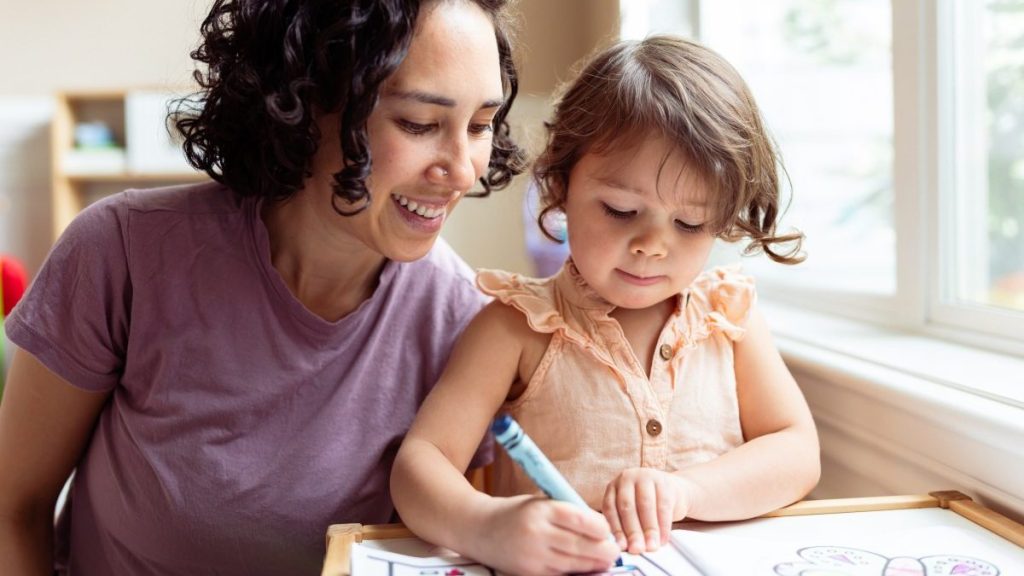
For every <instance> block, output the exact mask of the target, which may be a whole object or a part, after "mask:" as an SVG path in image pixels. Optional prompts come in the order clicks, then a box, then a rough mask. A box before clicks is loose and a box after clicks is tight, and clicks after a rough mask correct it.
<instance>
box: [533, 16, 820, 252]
mask: <svg viewBox="0 0 1024 576" xmlns="http://www.w3.org/2000/svg"><path fill="white" fill-rule="evenodd" d="M547 128H548V143H547V147H546V149H545V150H544V152H543V153H542V154H541V155H540V157H539V158H538V159H537V162H536V164H535V165H534V178H535V179H536V180H537V183H538V185H539V187H540V194H541V202H542V204H543V206H544V209H543V210H542V211H541V213H540V215H539V217H538V219H537V221H538V223H539V224H540V226H541V229H542V230H543V231H544V233H545V234H547V235H548V236H549V237H551V238H552V239H555V238H554V236H552V235H551V233H550V232H549V231H548V230H547V228H546V227H545V226H544V222H545V218H546V216H547V215H548V214H549V213H550V212H552V211H555V210H563V209H564V206H565V201H566V194H567V192H568V190H569V174H570V173H571V172H572V169H573V167H574V166H575V165H576V163H577V162H578V161H579V160H580V158H582V157H583V156H584V155H585V154H587V153H596V154H601V153H604V152H607V151H610V150H612V149H615V148H617V147H627V146H630V145H633V144H635V142H636V141H637V139H639V138H645V137H650V136H651V135H663V136H665V137H666V138H667V139H668V140H669V141H671V142H675V143H676V145H677V146H678V148H679V150H680V151H682V152H683V153H685V154H686V156H687V157H688V158H689V160H690V161H691V162H692V163H693V165H694V166H695V167H696V168H697V170H698V171H699V172H700V173H701V174H702V175H703V176H704V178H705V180H706V181H707V182H708V183H709V184H710V186H711V190H710V191H709V192H710V195H709V208H710V209H711V214H712V218H711V219H710V220H709V221H708V223H707V225H708V226H709V229H710V230H711V231H712V233H713V234H715V235H716V236H717V237H719V238H722V239H723V240H726V241H729V242H735V241H738V240H741V239H743V238H749V239H750V243H749V244H748V245H747V247H746V248H745V250H744V254H757V253H760V252H762V251H763V252H764V253H765V254H767V255H768V257H770V258H771V259H772V260H774V261H776V262H781V263H784V264H796V263H798V262H801V261H803V260H804V258H805V256H804V254H803V253H802V252H801V250H800V247H801V244H802V242H803V237H804V235H803V233H801V232H799V231H793V232H790V233H787V234H777V233H776V231H775V227H776V224H777V219H778V217H779V216H780V209H779V171H780V170H782V171H783V173H784V168H782V164H781V160H780V158H779V155H778V152H777V151H776V148H775V145H774V143H773V141H772V139H771V137H770V136H769V135H768V134H767V131H766V130H765V127H764V122H763V120H762V119H761V114H760V111H759V110H758V107H757V104H756V103H755V102H754V98H753V96H752V95H751V93H750V89H749V88H748V87H747V85H746V82H744V81H743V79H742V78H741V77H740V75H739V74H738V73H737V72H736V70H735V69H734V68H733V67H732V66H731V65H730V64H729V63H728V62H726V61H725V60H724V59H723V58H722V57H721V56H719V55H718V54H716V53H715V52H713V51H712V50H710V49H708V48H706V47H704V46H702V45H700V44H698V43H696V42H693V41H690V40H686V39H683V38H678V37H674V36H668V35H658V36H651V37H648V38H646V39H644V40H642V41H623V42H618V43H616V44H614V45H613V46H611V47H609V48H606V49H605V50H602V51H600V52H598V53H597V54H595V55H594V56H592V57H591V58H590V59H589V60H588V61H586V62H585V63H584V65H583V68H582V70H581V71H580V72H579V74H578V75H577V76H576V79H575V80H574V81H572V82H571V83H570V84H568V85H567V86H566V87H565V88H564V89H563V92H562V94H561V96H560V97H559V99H558V101H557V103H556V105H555V111H554V117H553V119H552V120H551V122H548V123H547ZM556 240H557V239H556Z"/></svg>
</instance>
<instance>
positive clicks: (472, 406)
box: [391, 302, 618, 574]
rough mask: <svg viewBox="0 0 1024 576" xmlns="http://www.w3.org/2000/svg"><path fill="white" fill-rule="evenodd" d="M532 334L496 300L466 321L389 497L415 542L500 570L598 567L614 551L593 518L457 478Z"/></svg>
mask: <svg viewBox="0 0 1024 576" xmlns="http://www.w3.org/2000/svg"><path fill="white" fill-rule="evenodd" d="M531 337H535V335H534V334H533V333H532V331H531V330H530V328H529V326H528V325H527V324H526V319H525V317H524V316H523V315H522V314H521V313H519V312H518V311H516V310H513V309H512V308H510V307H508V306H505V305H504V304H501V303H499V302H493V303H491V304H490V305H488V306H487V307H486V308H484V310H483V311H481V313H480V314H479V315H478V316H477V317H476V318H475V319H474V320H473V321H472V322H471V323H470V324H469V326H468V327H467V328H466V331H465V332H464V333H463V334H462V336H461V338H460V339H459V342H458V344H456V346H455V349H454V351H453V352H452V356H451V358H450V359H449V362H448V366H447V368H446V369H445V372H444V374H442V376H441V379H440V381H439V382H438V383H437V385H436V386H435V387H434V389H433V391H432V392H431V393H430V395H429V396H428V397H427V399H426V400H425V401H424V403H423V406H422V407H421V409H420V411H419V413H418V414H417V416H416V420H415V421H414V422H413V425H412V428H411V429H410V430H409V434H408V435H407V436H406V438H405V441H404V442H403V443H402V447H401V449H400V450H399V452H398V456H397V457H396V459H395V464H394V469H393V471H392V475H391V492H392V498H393V499H394V502H395V507H396V508H397V509H398V512H399V514H400V516H401V518H402V521H403V522H404V523H405V524H406V525H407V526H408V527H409V528H410V529H411V530H412V531H414V532H416V533H417V534H418V535H419V536H421V537H422V538H424V539H426V540H429V541H431V542H433V543H435V544H439V545H441V546H444V547H447V548H450V549H452V550H455V551H457V552H460V553H462V554H464V555H466V556H469V557H472V558H475V559H476V560H478V561H480V562H484V563H486V564H488V565H490V566H493V567H495V568H498V569H499V570H502V571H505V572H511V573H516V574H538V573H553V572H558V573H565V572H592V571H597V570H602V569H605V568H607V567H608V566H610V565H611V562H612V561H614V559H615V557H616V555H617V554H618V550H617V549H616V547H615V546H614V545H612V544H611V542H610V541H608V540H606V538H607V536H608V525H607V523H606V522H605V521H604V519H603V518H602V517H601V516H600V515H599V514H597V513H596V512H593V511H591V510H583V509H580V508H577V507H575V506H573V505H571V504H566V503H563V502H554V501H551V500H548V499H546V498H535V497H530V496H517V497H513V498H496V497H491V496H488V495H487V494H483V493H481V492H477V491H476V490H474V489H473V487H472V486H471V485H470V483H469V482H468V481H467V480H466V478H465V477H464V476H463V472H464V471H465V469H466V467H467V466H468V465H469V462H470V460H471V459H472V457H473V454H474V452H475V451H476V448H477V446H478V445H479V443H480V439H481V438H483V437H484V434H485V433H486V431H487V429H488V427H489V425H490V423H491V420H492V419H493V418H494V415H495V412H496V411H497V410H498V409H499V408H500V407H501V404H502V402H504V401H505V398H506V397H507V395H508V392H509V388H510V386H511V385H512V384H513V383H514V382H515V381H516V380H517V379H518V377H519V364H520V360H521V356H522V352H523V343H524V342H527V341H528V340H529V339H530V338H531ZM496 449H498V448H496Z"/></svg>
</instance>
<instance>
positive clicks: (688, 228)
mask: <svg viewBox="0 0 1024 576" xmlns="http://www.w3.org/2000/svg"><path fill="white" fill-rule="evenodd" d="M676 228H679V229H680V230H682V231H683V232H689V233H691V234H693V233H696V232H700V231H701V230H703V229H704V225H703V224H687V223H686V222H683V221H682V220H676Z"/></svg>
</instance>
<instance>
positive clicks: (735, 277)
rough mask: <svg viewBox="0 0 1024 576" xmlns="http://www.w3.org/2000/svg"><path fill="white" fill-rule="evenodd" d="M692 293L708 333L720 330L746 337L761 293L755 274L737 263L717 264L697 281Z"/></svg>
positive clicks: (736, 338)
mask: <svg viewBox="0 0 1024 576" xmlns="http://www.w3.org/2000/svg"><path fill="white" fill-rule="evenodd" d="M691 295H692V297H693V300H694V304H695V307H696V308H697V314H698V315H701V316H703V323H702V324H703V326H704V327H705V328H706V330H704V333H705V334H704V335H705V336H706V335H708V334H711V333H713V332H716V331H720V332H722V333H723V334H725V336H726V337H728V338H729V339H730V340H740V339H742V338H743V336H744V335H745V334H746V323H747V319H748V318H749V317H750V309H751V307H752V306H753V305H754V302H755V299H756V295H757V293H756V290H755V289H754V279H753V278H752V277H750V276H747V275H745V274H741V273H740V271H739V267H737V266H729V267H726V266H723V267H718V268H713V269H711V270H709V271H707V272H705V273H704V274H702V275H701V276H700V277H699V278H698V279H697V280H696V281H695V282H694V284H693V286H692V287H691Z"/></svg>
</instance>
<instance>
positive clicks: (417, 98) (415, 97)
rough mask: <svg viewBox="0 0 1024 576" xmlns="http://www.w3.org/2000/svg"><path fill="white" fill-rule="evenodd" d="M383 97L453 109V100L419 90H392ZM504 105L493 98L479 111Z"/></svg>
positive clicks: (500, 100) (498, 99) (500, 99)
mask: <svg viewBox="0 0 1024 576" xmlns="http://www.w3.org/2000/svg"><path fill="white" fill-rule="evenodd" d="M385 97H391V98H398V99H401V100H412V101H414V102H420V103H423V104H433V105H434V106H444V107H445V108H454V107H455V100H454V99H453V98H449V97H447V96H441V95H440V94H431V93H429V92H423V91H421V90H394V91H390V92H388V93H387V94H386V95H385ZM504 103H505V99H504V98H493V99H491V100H487V101H485V102H484V103H483V104H482V105H481V106H480V109H481V110H482V109H484V108H500V107H501V105H502V104H504Z"/></svg>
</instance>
